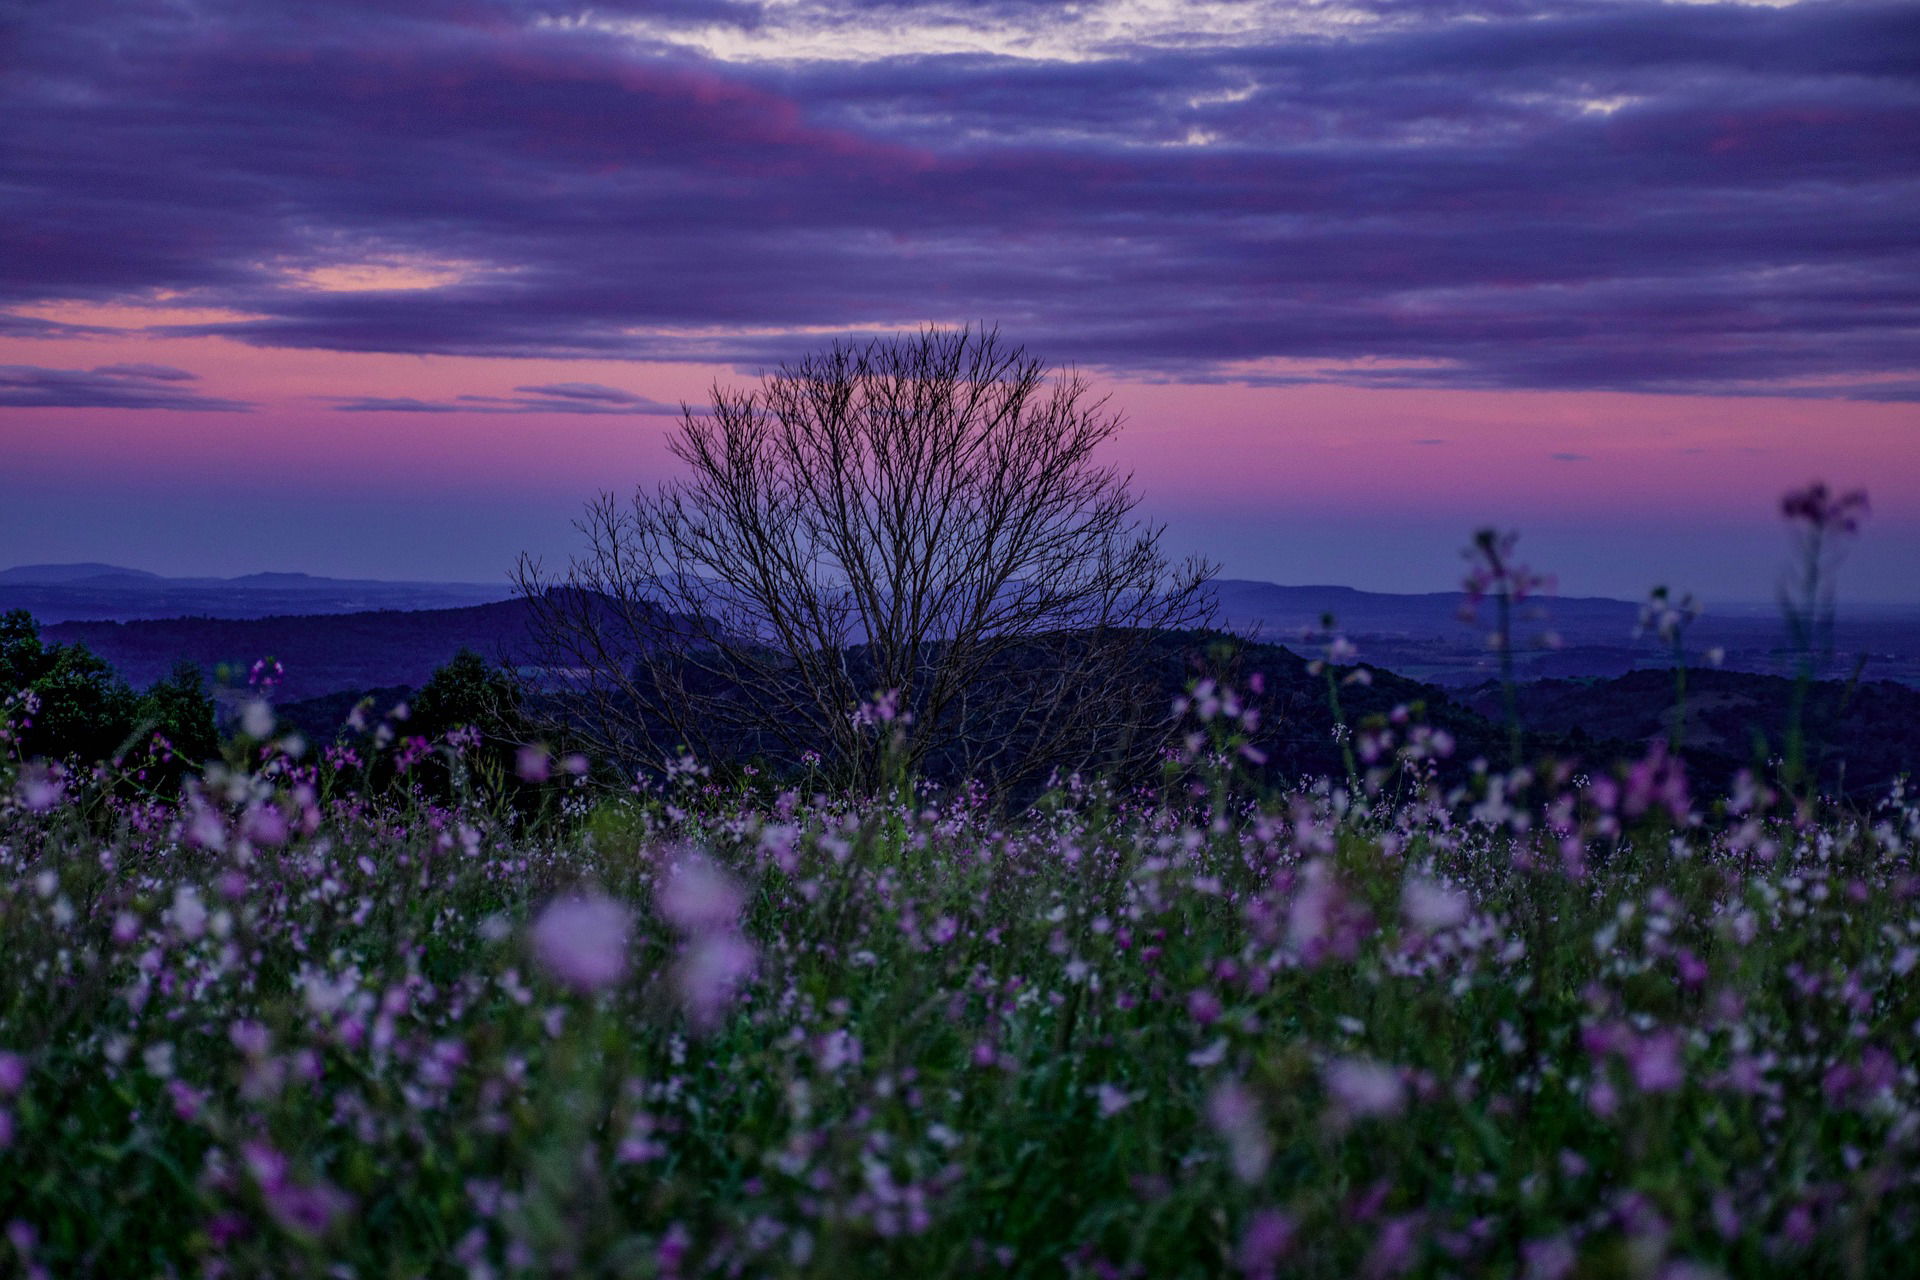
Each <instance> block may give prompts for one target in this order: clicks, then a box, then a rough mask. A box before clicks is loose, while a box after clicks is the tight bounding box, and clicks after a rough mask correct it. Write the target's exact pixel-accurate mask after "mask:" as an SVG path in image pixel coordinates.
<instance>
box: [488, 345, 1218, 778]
mask: <svg viewBox="0 0 1920 1280" xmlns="http://www.w3.org/2000/svg"><path fill="white" fill-rule="evenodd" d="M1120 425H1121V419H1120V417H1119V415H1118V414H1116V413H1112V412H1109V410H1108V409H1107V405H1106V401H1105V400H1104V399H1102V398H1097V397H1095V396H1093V395H1092V394H1091V392H1090V390H1089V387H1088V385H1087V383H1086V382H1085V380H1084V379H1082V378H1081V377H1080V376H1079V375H1078V374H1076V373H1073V372H1071V371H1049V370H1048V369H1047V368H1046V367H1045V366H1044V365H1043V363H1042V362H1041V361H1039V360H1037V359H1035V358H1034V357H1032V356H1030V355H1028V354H1027V353H1026V352H1025V351H1024V350H1022V349H1021V348H1018V347H1014V346H1009V345H1006V344H1003V343H1002V342H1001V340H1000V338H999V336H998V334H997V332H995V331H993V330H970V329H963V330H941V329H928V330H925V331H923V332H921V333H919V334H918V335H914V336H910V337H902V338H898V339H895V340H892V341H875V342H872V343H869V344H867V345H864V346H855V345H843V344H835V345H834V346H833V347H832V349H831V350H829V351H827V352H825V353H824V354H817V355H812V356H808V357H806V358H804V359H802V360H800V361H799V362H797V363H794V364H790V365H783V366H782V367H781V368H780V369H779V371H778V372H776V373H773V374H771V375H768V376H765V377H763V378H762V379H761V381H760V383H759V385H758V386H757V387H755V388H754V389H752V390H746V391H737V390H736V391H730V390H727V389H725V388H721V387H718V386H716V387H715V389H714V392H713V406H712V410H711V413H710V414H701V413H696V412H694V411H692V410H685V411H684V412H683V416H682V419H681V421H680V424H679V426H678V429H677V431H676V432H675V435H674V438H673V440H672V442H671V444H672V449H673V452H674V454H675V455H676V456H678V457H679V458H680V460H681V461H682V462H684V463H685V464H686V466H687V468H688V470H689V473H690V474H689V476H688V478H687V479H685V480H684V481H681V482H678V483H674V484H668V485H664V486H662V487H660V488H658V489H656V490H652V491H648V490H644V489H643V490H641V491H639V492H637V493H636V494H635V495H634V496H633V497H632V498H631V499H630V500H627V501H624V502H623V501H618V500H616V499H615V498H614V497H613V496H612V495H611V494H603V495H602V496H601V497H600V498H599V499H598V500H597V501H595V502H594V503H592V504H591V505H590V506H589V507H588V509H587V513H586V515H585V517H584V518H583V519H582V520H580V521H578V522H577V525H578V527H579V529H580V531H581V532H582V533H583V534H584V535H585V537H586V539H587V549H586V551H585V552H584V554H582V555H579V556H576V557H575V558H573V559H572V560H571V562H570V563H569V564H568V566H567V568H566V570H565V571H564V572H563V573H561V574H559V575H557V576H556V575H552V574H549V573H547V572H546V571H545V570H544V569H543V568H542V566H541V565H540V564H539V563H537V562H535V561H532V560H529V559H527V558H524V557H523V559H522V561H521V564H520V567H519V571H518V575H517V576H518V582H519V586H520V589H521V592H522V594H523V595H524V597H525V599H526V601H527V602H528V604H529V606H530V607H531V609H532V613H533V623H534V625H533V633H534V636H535V638H536V644H537V646H538V649H539V653H538V655H537V660H538V661H540V662H541V663H542V664H543V666H544V668H545V670H546V672H547V674H548V679H549V683H550V684H551V685H553V686H554V687H557V688H558V689H560V690H561V691H562V693H563V696H562V697H561V703H562V705H563V707H564V709H565V711H566V712H567V714H568V715H569V716H570V717H571V719H572V720H573V721H574V723H575V725H576V728H577V729H578V730H582V731H585V732H586V733H588V734H589V735H590V736H591V737H592V738H593V739H594V741H595V745H596V746H598V747H599V748H600V749H602V750H605V751H608V752H611V753H614V754H615V755H617V756H619V757H622V758H626V759H628V760H634V759H635V758H636V757H638V758H639V759H641V760H643V761H645V762H646V763H654V764H657V763H658V762H659V761H660V760H661V758H662V755H663V754H665V753H668V752H672V751H673V750H675V749H676V748H678V747H680V746H685V747H686V748H688V749H691V750H693V751H695V752H696V753H698V754H701V755H702V756H709V755H711V756H716V757H726V756H730V755H731V756H738V755H741V754H761V755H766V756H770V757H775V758H784V759H787V760H797V759H801V758H803V757H804V755H805V753H807V752H808V751H814V752H819V753H820V754H821V755H822V756H823V758H826V759H829V760H831V761H833V762H835V763H837V764H839V765H840V766H842V767H843V768H844V769H845V770H846V771H847V773H848V775H849V776H850V778H851V780H853V781H854V782H856V783H863V782H872V781H873V780H874V779H875V776H876V775H875V770H876V768H877V767H878V764H879V761H880V758H881V739H882V738H883V737H885V738H887V739H889V740H890V741H891V743H892V749H894V750H896V751H897V752H899V753H900V755H901V756H903V757H904V763H905V764H906V766H907V767H908V768H909V769H913V770H929V769H932V770H937V771H938V772H941V773H944V774H947V775H949V776H962V775H964V776H967V777H977V778H981V779H983V780H989V781H994V782H998V783H1001V784H1008V783H1012V782H1015V781H1019V780H1030V779H1032V778H1033V777H1035V776H1036V775H1038V774H1041V773H1044V772H1045V771H1047V770H1049V769H1063V768H1064V769H1073V768H1102V767H1112V766H1114V765H1116V764H1121V763H1124V762H1126V761H1128V760H1137V759H1139V758H1140V757H1142V756H1143V755H1150V754H1151V753H1152V751H1153V750H1154V749H1155V748H1156V747H1157V745H1158V744H1159V742H1160V741H1161V739H1162V736H1163V734H1164V731H1165V728H1164V723H1163V722H1164V720H1165V717H1166V706H1165V703H1164V702H1162V701H1160V700H1159V699H1158V698H1157V697H1156V698H1148V699H1146V700H1145V701H1144V702H1143V699H1142V696H1141V694H1142V687H1141V679H1142V676H1143V671H1142V659H1143V657H1144V656H1145V653H1146V646H1147V644H1148V642H1149V641H1150V639H1151V637H1152V635H1153V633H1154V632H1156V631H1159V630H1163V629H1167V628H1178V627H1189V626H1195V625H1200V624H1201V623H1203V622H1205V621H1206V620H1207V619H1208V618H1209V617H1210V609H1211V604H1210V598H1209V594H1208V593H1207V592H1206V591H1205V586H1206V583H1207V581H1208V580H1209V579H1210V578H1211V576H1212V574H1213V568H1212V566H1210V565H1208V564H1206V563H1205V562H1203V561H1199V560H1189V561H1187V562H1185V563H1183V564H1179V565H1174V564H1171V563H1170V562H1169V561H1168V559H1167V558H1166V557H1165V556H1164V555H1163V554H1162V553H1161V551H1160V548H1159V541H1160V536H1161V530H1160V529H1159V528H1158V527H1155V526H1151V525H1148V524H1145V523H1144V522H1142V521H1140V520H1139V519H1137V518H1136V516H1135V514H1134V513H1135V506H1136V503H1137V501H1138V500H1137V498H1136V497H1135V496H1134V494H1133V493H1132V491H1131V477H1129V476H1124V475H1121V474H1119V473H1117V472H1115V471H1114V470H1112V469H1111V468H1108V467H1105V466H1102V465H1100V464H1099V463H1098V462H1097V461H1096V460H1095V458H1094V453H1095V451H1096V449H1097V448H1098V447H1099V446H1100V445H1101V444H1103V443H1104V442H1105V441H1107V440H1108V439H1109V438H1110V437H1111V436H1112V435H1113V434H1114V433H1115V432H1116V431H1117V430H1118V429H1119V427H1120ZM881 694H888V695H891V697H890V698H889V699H888V705H890V707H891V708H892V709H893V711H894V712H895V718H894V719H892V720H891V722H890V723H888V724H886V725H882V726H876V725H874V724H873V723H872V721H873V717H872V716H871V715H866V716H863V715H861V714H860V710H859V709H860V708H861V707H862V706H863V705H867V704H868V703H869V700H871V699H874V698H875V697H876V695H881ZM882 714H885V713H884V712H883V713H882Z"/></svg>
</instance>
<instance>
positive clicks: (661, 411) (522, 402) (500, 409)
mask: <svg viewBox="0 0 1920 1280" xmlns="http://www.w3.org/2000/svg"><path fill="white" fill-rule="evenodd" d="M514 390H515V391H518V392H520V393H521V394H520V395H517V396H483V395H462V396H457V397H455V398H454V399H452V400H419V399H415V398H414V397H412V396H329V397H322V398H323V399H328V400H332V401H333V407H334V409H335V410H336V411H338V412H341V413H579V414H610V413H611V414H655V415H667V416H672V417H678V416H680V412H681V406H679V405H674V404H667V403H666V402H664V401H661V400H654V399H651V398H649V397H647V396H643V395H636V394H634V393H633V392H631V391H622V390H620V389H619V388H618V387H604V386H601V385H600V384H598V383H594V382H555V383H548V384H545V385H542V386H528V387H515V388H514ZM693 412H694V413H696V414H699V413H704V412H706V410H705V409H704V408H698V407H696V408H694V409H693Z"/></svg>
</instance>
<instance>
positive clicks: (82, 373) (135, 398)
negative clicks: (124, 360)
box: [0, 364, 253, 412]
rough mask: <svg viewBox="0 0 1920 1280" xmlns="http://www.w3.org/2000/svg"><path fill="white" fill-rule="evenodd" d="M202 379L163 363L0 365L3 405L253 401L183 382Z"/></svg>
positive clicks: (216, 406) (235, 406)
mask: <svg viewBox="0 0 1920 1280" xmlns="http://www.w3.org/2000/svg"><path fill="white" fill-rule="evenodd" d="M194 381H198V379H197V378H196V377H195V376H194V375H193V374H191V373H188V372H187V371H186V370H184V369H175V368H171V367H169V366H167V365H163V364H113V365H102V366H101V367H100V368H97V369H43V368H41V367H39V366H38V365H28V364H5V365H0V408H11V409H198V410H203V411H218V412H233V411H238V410H244V409H250V408H252V407H253V406H252V405H249V404H246V403H244V402H243V401H239V400H222V399H219V398H218V397H215V396H204V395H201V394H200V393H199V392H197V391H194V390H192V389H190V388H188V387H184V386H182V385H181V384H182V383H186V382H194Z"/></svg>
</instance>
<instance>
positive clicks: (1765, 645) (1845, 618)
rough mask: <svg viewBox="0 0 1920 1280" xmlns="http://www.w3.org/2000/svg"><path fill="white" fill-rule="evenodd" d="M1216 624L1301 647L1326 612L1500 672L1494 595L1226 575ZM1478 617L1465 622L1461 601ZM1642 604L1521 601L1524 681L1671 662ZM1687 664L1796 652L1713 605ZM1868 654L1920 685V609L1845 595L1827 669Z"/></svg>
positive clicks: (1746, 666) (1769, 624) (1775, 634)
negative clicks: (1644, 619) (1851, 602)
mask: <svg viewBox="0 0 1920 1280" xmlns="http://www.w3.org/2000/svg"><path fill="white" fill-rule="evenodd" d="M1213 590H1214V599H1215V601H1216V603H1217V605H1218V608H1219V614H1218V617H1217V618H1216V623H1217V625H1219V626H1220V627H1221V628H1223V629H1225V630H1228V631H1232V632H1234V633H1236V634H1239V635H1244V636H1247V637H1249V638H1252V639H1257V640H1263V641H1268V642H1273V643H1281V644H1290V645H1293V646H1295V647H1300V646H1302V645H1305V646H1307V647H1309V648H1310V647H1312V646H1313V645H1315V644H1319V643H1324V637H1322V638H1321V639H1317V640H1316V639H1312V638H1306V639H1303V636H1308V637H1311V636H1313V635H1317V634H1318V633H1320V620H1321V618H1322V616H1323V615H1326V614H1331V615H1333V618H1334V627H1335V629H1336V630H1337V631H1339V632H1340V633H1341V634H1343V635H1345V636H1346V637H1347V638H1348V639H1350V640H1352V641H1353V642H1355V643H1356V644H1357V645H1358V646H1359V649H1360V656H1361V658H1362V659H1364V660H1366V661H1368V662H1376V663H1379V664H1380V665H1381V666H1383V667H1386V668H1388V669H1389V670H1392V671H1397V672H1400V673H1402V674H1404V675H1407V676H1411V677H1413V678H1415V679H1419V680H1427V681H1432V682H1434V683H1436V684H1441V685H1445V686H1448V687H1452V688H1467V687H1471V686H1473V685H1476V684H1479V683H1481V682H1482V681H1485V680H1487V679H1490V678H1493V677H1494V676H1496V675H1497V674H1498V670H1499V661H1498V654H1497V652H1496V651H1495V650H1494V649H1493V648H1492V647H1491V646H1490V645H1489V644H1488V632H1489V630H1490V628H1491V627H1492V625H1493V624H1492V618H1493V614H1494V610H1493V606H1492V604H1491V602H1482V603H1481V605H1480V606H1479V608H1478V609H1477V610H1473V609H1468V608H1467V606H1468V600H1467V597H1466V596H1465V595H1464V594H1462V593H1460V592H1457V591H1452V592H1434V593H1430V594H1425V595H1391V594H1387V593H1383V592H1373V591H1357V590H1355V589H1353V588H1351V587H1331V586H1307V587H1283V586H1278V585H1276V584H1274V583H1271V582H1253V581H1248V580H1245V579H1237V578H1226V579H1221V580H1219V581H1216V582H1215V583H1214V584H1213ZM1463 609H1467V612H1468V613H1470V614H1472V615H1473V616H1474V620H1473V621H1472V622H1467V621H1463V620H1462V616H1461V615H1462V610H1463ZM1639 622H1640V607H1639V606H1638V605H1637V604H1631V603H1629V602H1627V601H1625V600H1610V599H1606V598H1604V597H1593V596H1542V597H1538V598H1535V599H1530V600H1528V601H1526V602H1524V603H1523V604H1522V605H1521V607H1520V608H1519V609H1517V610H1516V616H1515V618H1514V623H1513V641H1514V662H1515V668H1516V674H1517V675H1518V676H1519V677H1520V678H1521V679H1529V680H1530V679H1549V678H1586V677H1608V676H1619V675H1624V674H1626V673H1627V672H1630V671H1635V670H1639V669H1642V668H1663V669H1664V668H1666V667H1668V666H1669V665H1670V664H1671V662H1672V654H1671V652H1670V651H1669V649H1668V648H1667V647H1666V646H1665V645H1663V644H1662V643H1661V642H1660V641H1659V640H1658V639H1657V638H1656V637H1654V636H1651V635H1636V631H1637V630H1638V627H1639ZM1685 635H1686V652H1687V660H1688V662H1689V663H1690V664H1695V665H1707V664H1708V663H1709V662H1710V659H1709V657H1708V654H1709V653H1710V651H1713V650H1719V651H1720V654H1719V660H1720V663H1721V664H1722V665H1723V666H1724V667H1726V668H1727V669H1729V670H1735V671H1747V672H1753V673H1757V674H1772V675H1782V674H1786V673H1788V672H1790V671H1791V670H1792V668H1793V665H1794V662H1795V660H1796V658H1795V654H1794V653H1793V651H1792V648H1791V645H1790V644H1789V642H1788V639H1787V633H1786V627H1785V625H1784V624H1783V623H1782V621H1781V619H1780V615H1779V613H1778V612H1777V611H1774V612H1768V611H1766V610H1764V609H1762V608H1760V607H1757V606H1753V605H1735V606H1729V607H1725V608H1719V607H1709V609H1708V610H1707V612H1706V613H1704V614H1703V615H1702V616H1701V617H1700V618H1698V619H1697V620H1695V621H1694V622H1693V623H1692V624H1691V625H1690V626H1689V627H1688V628H1687V630H1686V633H1685ZM1857 661H1864V663H1865V668H1864V669H1865V673H1866V675H1867V676H1868V677H1869V678H1879V679H1886V680H1897V681H1901V682H1903V683H1906V684H1912V685H1920V607H1913V606H1909V607H1899V606H1866V607H1849V606H1847V605H1846V604H1845V603H1844V602H1842V605H1841V613H1840V617H1839V620H1838V624H1837V625H1836V627H1835V630H1834V636H1833V653H1832V657H1831V658H1830V659H1829V660H1828V661H1826V662H1825V663H1823V664H1822V674H1825V675H1832V676H1840V677H1844V676H1846V675H1847V674H1849V673H1850V672H1851V671H1852V669H1853V666H1854V664H1855V663H1856V662H1857Z"/></svg>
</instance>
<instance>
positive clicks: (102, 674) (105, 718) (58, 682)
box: [0, 609, 139, 764]
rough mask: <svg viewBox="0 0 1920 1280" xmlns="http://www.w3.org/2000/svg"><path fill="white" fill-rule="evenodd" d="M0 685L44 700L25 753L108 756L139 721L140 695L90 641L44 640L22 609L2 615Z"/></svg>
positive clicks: (23, 739) (22, 743) (22, 748)
mask: <svg viewBox="0 0 1920 1280" xmlns="http://www.w3.org/2000/svg"><path fill="white" fill-rule="evenodd" d="M0 690H4V691H5V692H6V694H9V695H11V694H14V693H18V692H23V691H24V692H28V693H31V694H32V695H33V697H34V700H35V701H36V702H37V704H38V709H37V710H36V711H35V712H34V713H33V715H32V716H31V720H32V724H31V725H30V726H29V727H27V728H26V729H25V730H24V731H23V732H22V733H21V734H20V737H19V741H18V744H17V747H18V750H19V753H20V754H21V755H22V756H23V757H25V758H33V757H45V758H48V759H54V760H66V759H73V760H78V761H80V762H82V763H87V764H91V763H95V762H97V761H101V760H106V759H108V758H109V757H112V756H113V755H115V754H116V753H117V752H118V751H119V750H120V749H121V748H122V747H124V746H126V745H127V742H128V738H129V737H130V736H131V735H132V734H133V732H134V730H135V728H136V727H137V725H138V714H139V700H138V699H137V698H136V697H135V695H134V693H133V691H132V690H131V689H129V688H128V687H127V683H126V681H124V680H122V679H121V678H120V677H119V676H118V675H117V674H116V673H115V672H114V670H113V668H112V667H110V666H109V665H107V663H106V662H104V661H103V660H101V659H100V658H98V657H96V656H95V655H94V654H93V653H92V652H91V651H90V650H88V649H87V648H86V647H85V646H84V645H77V644H73V645H58V644H56V645H44V644H42V643H41V641H40V635H39V628H38V626H37V625H36V624H35V623H34V620H33V616H32V615H31V614H29V613H27V612H26V611H25V610H22V609H15V610H12V611H10V612H8V613H7V614H6V615H5V616H4V617H0Z"/></svg>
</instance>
